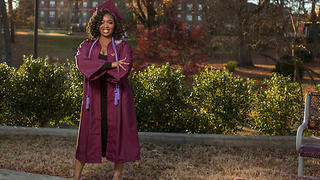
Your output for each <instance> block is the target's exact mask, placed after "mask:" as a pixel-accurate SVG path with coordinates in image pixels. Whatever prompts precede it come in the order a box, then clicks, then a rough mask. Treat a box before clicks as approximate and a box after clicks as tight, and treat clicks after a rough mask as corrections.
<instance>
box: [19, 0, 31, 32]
mask: <svg viewBox="0 0 320 180" xmlns="http://www.w3.org/2000/svg"><path fill="white" fill-rule="evenodd" d="M15 12H16V19H15V20H16V21H15V23H16V24H17V25H23V26H30V27H33V23H34V22H33V19H34V15H33V14H34V0H31V1H30V0H19V4H18V7H17V8H16V10H15Z"/></svg>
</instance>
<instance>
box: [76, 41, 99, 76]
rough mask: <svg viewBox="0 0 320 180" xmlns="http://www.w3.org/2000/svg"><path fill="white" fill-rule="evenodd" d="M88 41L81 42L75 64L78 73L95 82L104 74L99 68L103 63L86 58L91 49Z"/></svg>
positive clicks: (95, 59) (96, 59)
mask: <svg viewBox="0 0 320 180" xmlns="http://www.w3.org/2000/svg"><path fill="white" fill-rule="evenodd" d="M91 44H92V43H90V40H85V41H83V42H82V43H81V44H80V46H79V48H78V52H77V55H76V63H77V67H78V69H79V71H80V72H81V73H82V74H83V75H84V76H85V78H87V79H89V80H95V79H98V78H99V77H101V76H102V75H103V74H105V71H101V68H102V67H103V66H104V65H105V61H104V60H102V59H98V58H93V57H94V56H93V54H91V58H89V57H88V55H89V50H90V48H91Z"/></svg>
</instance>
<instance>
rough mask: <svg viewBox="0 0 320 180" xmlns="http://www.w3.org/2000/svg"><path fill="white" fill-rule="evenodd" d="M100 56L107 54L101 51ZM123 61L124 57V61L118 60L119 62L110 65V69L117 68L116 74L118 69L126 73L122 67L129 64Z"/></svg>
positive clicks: (105, 51)
mask: <svg viewBox="0 0 320 180" xmlns="http://www.w3.org/2000/svg"><path fill="white" fill-rule="evenodd" d="M100 54H102V55H107V54H108V53H107V50H104V49H101V52H100ZM125 60H127V58H126V57H125V58H124V59H121V60H119V61H116V62H112V63H111V67H112V68H117V69H118V72H120V68H122V69H123V70H125V71H126V68H124V67H123V65H129V63H127V62H125Z"/></svg>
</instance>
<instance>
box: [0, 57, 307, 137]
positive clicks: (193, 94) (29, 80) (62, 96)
mask: <svg viewBox="0 0 320 180" xmlns="http://www.w3.org/2000/svg"><path fill="white" fill-rule="evenodd" d="M0 75H1V78H0V88H1V90H0V105H1V106H0V110H1V111H0V124H3V125H11V126H32V127H48V126H49V127H69V126H71V127H77V126H78V124H79V118H80V112H81V104H82V88H83V79H84V78H83V76H82V75H81V73H80V72H79V71H78V69H77V68H76V65H75V62H74V61H67V62H66V63H54V64H50V63H49V62H48V59H47V58H45V59H42V58H37V59H34V58H33V57H31V56H30V57H24V63H23V65H21V66H20V68H19V69H18V70H17V71H16V70H15V69H14V68H11V67H8V66H7V65H6V64H4V63H2V64H0ZM129 80H130V82H131V86H132V89H133V93H134V97H135V107H136V113H137V122H138V128H139V131H152V132H183V133H222V134H235V133H237V131H238V130H239V127H241V126H244V125H246V124H250V125H251V126H252V127H254V128H256V129H257V130H258V131H260V132H261V133H262V134H275V135H278V134H291V133H292V132H293V129H292V128H291V127H292V124H294V123H296V122H299V117H300V116H301V112H302V110H301V107H302V104H303V103H302V101H301V100H300V99H302V98H301V94H299V88H298V86H297V85H296V84H292V83H291V81H289V78H288V77H283V76H278V75H273V77H272V78H271V79H270V80H266V81H265V83H264V86H263V88H259V89H257V88H256V87H255V85H254V83H253V81H252V80H250V79H242V78H240V77H236V76H234V75H233V74H232V73H231V72H228V71H226V70H225V69H224V70H214V69H213V68H208V67H207V68H206V69H205V70H204V71H203V72H200V74H198V75H197V74H196V75H194V76H193V79H192V81H191V80H186V79H185V76H184V75H183V74H182V71H181V69H174V68H173V67H172V66H170V64H165V65H162V66H160V67H156V66H155V65H152V66H149V67H147V68H146V69H145V70H144V71H142V72H136V71H134V70H133V71H132V73H131V75H130V76H129ZM299 113H300V114H299ZM283 120H285V121H283ZM282 121H283V122H282Z"/></svg>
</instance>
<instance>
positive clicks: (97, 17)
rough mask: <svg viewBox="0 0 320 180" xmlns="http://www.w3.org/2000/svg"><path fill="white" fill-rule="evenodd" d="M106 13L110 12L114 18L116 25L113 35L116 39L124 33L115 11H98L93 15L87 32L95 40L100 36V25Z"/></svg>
mask: <svg viewBox="0 0 320 180" xmlns="http://www.w3.org/2000/svg"><path fill="white" fill-rule="evenodd" d="M105 14H110V15H111V16H112V17H113V20H114V24H115V26H114V31H113V33H112V36H113V37H114V38H115V39H121V38H122V36H123V34H124V32H123V29H122V25H121V22H120V20H119V19H118V18H117V16H116V15H115V14H114V13H112V12H110V11H108V10H101V11H97V12H96V13H94V14H93V15H92V17H91V18H90V20H89V23H88V25H87V33H88V35H89V38H90V39H92V40H94V39H97V38H98V37H99V36H100V32H99V27H100V26H101V24H102V19H103V16H104V15H105Z"/></svg>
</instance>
